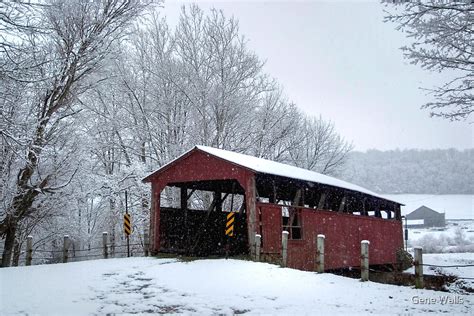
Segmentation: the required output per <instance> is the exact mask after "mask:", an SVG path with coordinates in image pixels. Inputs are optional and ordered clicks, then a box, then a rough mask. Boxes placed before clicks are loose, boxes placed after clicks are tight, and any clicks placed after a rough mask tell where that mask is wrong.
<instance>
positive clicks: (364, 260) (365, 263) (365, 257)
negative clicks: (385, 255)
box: [360, 240, 370, 281]
mask: <svg viewBox="0 0 474 316" xmlns="http://www.w3.org/2000/svg"><path fill="white" fill-rule="evenodd" d="M369 244H370V242H369V241H368V240H362V241H361V242H360V278H361V280H362V281H369Z"/></svg>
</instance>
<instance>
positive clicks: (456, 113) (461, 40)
mask: <svg viewBox="0 0 474 316" xmlns="http://www.w3.org/2000/svg"><path fill="white" fill-rule="evenodd" d="M384 2H388V1H384ZM390 2H391V1H390ZM393 2H394V5H392V6H390V7H389V4H387V7H388V8H389V9H390V12H387V14H388V15H387V16H386V17H385V21H389V22H393V23H396V24H397V27H396V29H397V30H400V31H404V32H405V33H406V34H407V36H408V37H409V38H411V39H413V43H412V44H411V45H409V46H405V47H402V50H403V52H404V54H405V57H406V58H407V59H408V60H410V62H411V63H412V64H415V65H420V66H421V67H422V68H424V69H428V70H433V71H438V72H443V73H444V74H446V78H447V81H446V83H444V84H443V85H442V86H440V87H435V88H431V89H427V90H428V91H430V92H431V93H432V95H433V97H434V101H432V102H429V103H426V104H424V105H423V106H422V108H425V109H429V110H431V116H439V117H443V118H447V119H449V120H462V119H467V118H468V117H469V116H470V115H471V114H472V112H473V111H474V95H473V93H472V91H473V89H474V87H473V82H474V57H473V45H472V38H473V34H474V31H473V30H474V27H473V26H474V19H473V13H474V6H473V4H472V2H471V1H436V0H430V1H410V2H408V1H393ZM448 78H449V79H448Z"/></svg>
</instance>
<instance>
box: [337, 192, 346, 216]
mask: <svg viewBox="0 0 474 316" xmlns="http://www.w3.org/2000/svg"><path fill="white" fill-rule="evenodd" d="M346 199H347V197H346V195H345V194H344V196H343V197H342V200H341V203H340V204H339V210H338V211H339V212H343V211H344V210H345V207H346Z"/></svg>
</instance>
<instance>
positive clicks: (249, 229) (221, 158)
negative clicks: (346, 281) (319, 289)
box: [143, 146, 403, 270]
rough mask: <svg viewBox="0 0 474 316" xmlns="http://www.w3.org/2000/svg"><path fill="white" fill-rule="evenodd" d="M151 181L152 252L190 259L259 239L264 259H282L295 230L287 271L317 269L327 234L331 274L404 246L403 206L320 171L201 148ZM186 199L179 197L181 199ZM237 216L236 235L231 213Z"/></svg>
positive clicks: (242, 249)
mask: <svg viewBox="0 0 474 316" xmlns="http://www.w3.org/2000/svg"><path fill="white" fill-rule="evenodd" d="M143 181H144V182H151V184H152V212H151V225H150V232H151V234H150V235H151V236H152V238H151V248H152V251H153V252H155V253H157V252H172V253H184V254H190V255H223V254H224V253H225V252H226V249H227V251H230V253H231V254H234V255H238V254H249V253H253V252H254V251H255V249H254V247H253V245H254V240H255V234H260V235H261V236H262V250H261V251H262V257H263V258H264V260H268V261H275V260H278V259H279V258H280V257H281V235H282V231H283V230H286V231H288V232H289V240H288V266H289V267H292V268H297V269H303V270H313V269H314V266H315V251H316V241H315V239H316V236H317V235H318V234H324V235H325V236H326V244H325V268H326V269H327V270H330V269H337V268H345V267H357V266H360V242H361V241H362V240H369V241H370V264H371V265H387V264H388V265H390V264H395V263H396V252H397V250H398V249H400V248H403V239H402V238H403V237H402V223H401V214H400V205H402V204H400V203H398V202H396V201H392V200H389V199H386V198H384V197H382V196H380V195H378V194H376V193H374V192H371V191H369V190H367V189H364V188H362V187H360V186H357V185H354V184H351V183H348V182H345V181H342V180H339V179H335V178H333V177H329V176H325V175H322V174H319V173H316V172H313V171H309V170H305V169H301V168H297V167H293V166H289V165H285V164H281V163H277V162H274V161H269V160H265V159H261V158H256V157H252V156H248V155H243V154H239V153H235V152H230V151H225V150H221V149H216V148H211V147H205V146H196V147H194V148H193V149H191V150H189V151H188V152H186V153H184V154H183V155H181V156H180V157H178V158H176V159H175V160H173V161H171V162H170V163H168V164H166V165H164V166H163V167H161V168H160V169H158V170H156V171H155V172H153V173H152V174H150V175H149V176H147V177H146V178H145V179H144V180H143ZM178 197H179V198H178ZM230 211H234V212H236V221H235V223H234V236H233V237H226V236H225V225H226V217H227V216H226V215H227V214H228V213H229V212H230Z"/></svg>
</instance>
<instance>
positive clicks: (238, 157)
mask: <svg viewBox="0 0 474 316" xmlns="http://www.w3.org/2000/svg"><path fill="white" fill-rule="evenodd" d="M193 150H200V151H202V152H205V153H207V154H209V155H212V156H215V157H218V158H221V159H223V160H226V161H229V162H231V163H234V164H236V165H239V166H241V167H244V168H247V169H250V170H252V171H254V172H256V173H263V174H269V175H275V176H280V177H285V178H290V179H296V180H303V181H308V182H314V183H320V184H325V185H329V186H333V187H338V188H343V189H346V190H351V191H356V192H361V193H364V194H367V195H371V196H373V197H376V198H379V199H383V200H386V201H390V202H394V203H397V204H400V205H403V204H402V203H400V202H398V201H395V200H391V199H387V198H385V197H383V196H382V195H379V194H377V193H375V192H372V191H370V190H368V189H366V188H363V187H361V186H358V185H356V184H352V183H349V182H346V181H343V180H340V179H336V178H334V177H330V176H327V175H324V174H321V173H318V172H315V171H311V170H307V169H303V168H298V167H295V166H290V165H287V164H283V163H280V162H276V161H272V160H267V159H263V158H257V157H254V156H249V155H245V154H240V153H236V152H233V151H228V150H223V149H218V148H213V147H207V146H195V147H194V148H192V149H190V150H189V151H187V152H185V153H184V154H182V155H181V156H179V157H177V158H176V159H174V160H172V161H170V162H169V163H167V164H165V165H163V166H162V167H161V168H159V169H157V170H155V171H154V172H152V173H151V174H149V175H148V176H147V177H145V178H144V179H143V181H145V182H148V181H150V178H151V177H152V176H153V175H154V174H156V173H157V172H160V171H162V170H163V169H166V168H167V167H168V166H169V165H171V164H173V163H174V162H175V161H177V160H179V159H180V158H181V157H183V156H186V155H187V154H188V153H190V152H191V151H193Z"/></svg>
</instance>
